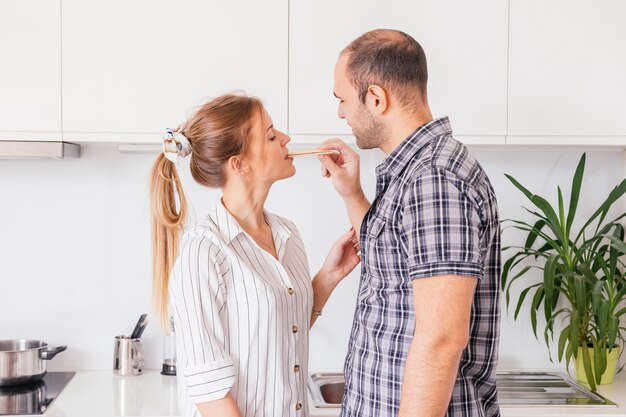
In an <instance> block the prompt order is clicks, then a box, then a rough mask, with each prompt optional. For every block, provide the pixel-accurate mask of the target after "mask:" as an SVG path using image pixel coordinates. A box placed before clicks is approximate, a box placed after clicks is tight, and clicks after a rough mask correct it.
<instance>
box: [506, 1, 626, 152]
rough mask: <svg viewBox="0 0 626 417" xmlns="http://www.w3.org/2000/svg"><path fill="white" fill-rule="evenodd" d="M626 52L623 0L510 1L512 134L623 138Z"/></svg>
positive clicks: (599, 140)
mask: <svg viewBox="0 0 626 417" xmlns="http://www.w3.org/2000/svg"><path fill="white" fill-rule="evenodd" d="M625 51H626V2H624V1H622V0H604V1H600V2H589V1H583V0H552V1H541V0H511V35H510V85H509V134H510V135H513V137H512V138H511V139H512V141H517V142H521V143H529V142H531V141H535V142H536V141H537V140H540V142H539V143H541V140H545V141H550V142H556V143H571V144H611V143H613V141H614V140H618V141H619V140H621V143H622V144H623V143H626V142H625V141H624V139H626V105H625V104H624V97H626V52H625ZM516 135H522V136H523V135H528V136H531V135H535V136H536V137H535V138H534V139H533V138H532V137H526V138H516V137H515V136H516ZM550 135H553V136H554V137H552V138H550V137H546V138H541V136H550ZM615 135H621V136H622V138H621V139H620V138H610V136H615ZM563 136H565V138H563ZM585 136H586V137H585ZM603 136H604V137H603ZM538 137H539V139H538ZM559 137H560V138H561V139H559Z"/></svg>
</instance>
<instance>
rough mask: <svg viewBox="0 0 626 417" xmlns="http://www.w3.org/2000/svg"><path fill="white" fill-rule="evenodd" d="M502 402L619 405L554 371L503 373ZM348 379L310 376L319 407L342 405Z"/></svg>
mask: <svg viewBox="0 0 626 417" xmlns="http://www.w3.org/2000/svg"><path fill="white" fill-rule="evenodd" d="M496 381H497V384H498V401H499V403H500V406H502V407H516V406H517V407H533V406H538V407H545V406H550V405H552V406H567V407H570V406H573V407H616V404H615V403H613V402H612V401H610V400H608V399H606V398H604V397H603V396H601V395H600V394H598V393H596V392H593V391H590V390H588V389H587V388H584V387H582V386H580V385H578V384H577V383H575V382H574V381H572V380H571V379H570V378H567V377H565V376H562V375H560V374H557V373H550V372H499V373H497V374H496ZM344 388H345V381H344V378H343V374H341V373H332V372H330V373H329V372H325V373H315V374H311V375H310V376H309V391H310V392H311V398H312V399H313V404H314V405H315V407H318V408H339V407H341V401H342V399H343V391H344Z"/></svg>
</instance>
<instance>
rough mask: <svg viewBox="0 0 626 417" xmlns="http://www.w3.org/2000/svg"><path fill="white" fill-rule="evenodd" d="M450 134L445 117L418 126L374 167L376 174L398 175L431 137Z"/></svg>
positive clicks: (450, 130)
mask: <svg viewBox="0 0 626 417" xmlns="http://www.w3.org/2000/svg"><path fill="white" fill-rule="evenodd" d="M450 134H452V128H451V127H450V121H449V120H448V118H447V117H441V118H439V119H435V120H433V121H430V122H428V123H426V124H424V125H422V126H420V127H418V128H417V129H416V130H415V131H414V132H413V133H411V134H410V135H409V136H408V137H407V138H406V139H404V140H403V141H402V142H401V143H400V145H398V147H397V148H396V149H394V150H393V151H392V152H391V153H390V154H389V155H388V156H387V158H385V160H384V161H383V162H382V163H381V164H380V165H379V166H378V167H376V174H378V175H379V176H381V175H385V174H389V175H391V176H396V175H399V174H400V172H402V170H403V169H404V168H405V167H406V166H407V165H408V164H409V162H411V160H412V159H413V157H414V156H415V155H416V154H417V153H418V152H419V151H420V150H421V149H422V148H424V146H426V145H427V144H429V143H430V141H431V140H432V139H435V138H437V137H440V136H445V135H450Z"/></svg>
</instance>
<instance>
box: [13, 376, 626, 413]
mask: <svg viewBox="0 0 626 417" xmlns="http://www.w3.org/2000/svg"><path fill="white" fill-rule="evenodd" d="M598 392H599V393H600V394H601V395H603V396H605V397H606V398H608V399H609V400H611V401H613V402H614V403H616V404H618V405H619V407H601V408H576V407H512V406H505V407H502V408H501V413H502V416H503V417H526V416H534V417H555V416H567V417H571V416H574V417H596V416H598V415H603V416H605V415H606V416H613V417H626V372H624V373H622V374H618V375H617V376H616V377H615V382H614V383H613V384H612V385H602V386H599V387H598ZM309 404H310V405H309V411H310V417H324V416H338V415H339V409H338V408H335V409H328V408H327V409H323V408H316V407H314V406H313V402H312V401H311V399H310V396H309ZM178 415H179V411H178V392H177V388H176V377H172V376H162V375H160V374H159V371H146V372H144V374H143V375H140V376H135V377H116V376H114V375H113V373H112V372H111V371H79V372H77V373H76V375H75V376H74V378H72V380H71V381H70V382H69V384H68V385H67V386H66V387H65V389H64V390H63V392H62V393H61V394H60V395H59V397H58V398H57V399H55V400H54V402H53V403H52V405H51V406H50V408H49V409H48V410H47V411H46V413H45V414H44V416H45V417H85V416H89V417H112V416H137V417H139V416H142V417H161V416H178ZM23 417H27V416H23ZM31 417H32V416H31ZM268 417H272V416H268Z"/></svg>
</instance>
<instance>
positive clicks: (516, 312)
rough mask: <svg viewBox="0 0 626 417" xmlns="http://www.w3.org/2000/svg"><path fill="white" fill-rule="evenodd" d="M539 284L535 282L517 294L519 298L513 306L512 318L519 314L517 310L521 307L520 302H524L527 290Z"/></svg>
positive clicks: (514, 318) (515, 318)
mask: <svg viewBox="0 0 626 417" xmlns="http://www.w3.org/2000/svg"><path fill="white" fill-rule="evenodd" d="M539 285H541V284H535V285H531V286H530V287H528V288H525V289H524V290H523V291H522V292H521V293H520V295H519V299H518V300H517V307H515V315H514V316H513V320H517V316H518V315H519V312H520V310H521V308H522V304H523V303H524V300H525V299H526V295H527V294H528V291H530V290H532V289H533V288H535V287H538V286H539Z"/></svg>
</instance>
